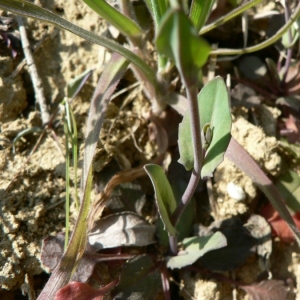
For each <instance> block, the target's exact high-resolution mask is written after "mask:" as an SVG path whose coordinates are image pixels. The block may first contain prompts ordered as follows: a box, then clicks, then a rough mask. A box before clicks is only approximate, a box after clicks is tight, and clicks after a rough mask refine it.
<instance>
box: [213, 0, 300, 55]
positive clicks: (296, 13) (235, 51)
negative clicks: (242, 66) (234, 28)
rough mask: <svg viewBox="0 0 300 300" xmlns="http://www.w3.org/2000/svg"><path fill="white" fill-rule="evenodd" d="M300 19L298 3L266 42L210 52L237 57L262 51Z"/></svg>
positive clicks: (299, 5)
mask: <svg viewBox="0 0 300 300" xmlns="http://www.w3.org/2000/svg"><path fill="white" fill-rule="evenodd" d="M299 17H300V1H299V4H298V6H297V7H296V9H295V11H294V13H293V14H292V15H291V17H290V18H289V20H288V22H287V23H286V24H285V25H284V26H282V27H281V28H280V29H279V30H278V31H277V32H276V34H275V35H273V36H272V37H270V38H269V39H267V40H266V41H264V42H262V43H260V44H258V45H255V46H252V47H248V48H244V49H217V50H214V51H212V52H211V54H214V55H238V54H245V53H251V52H255V51H259V50H262V49H264V48H266V47H268V46H270V45H272V44H274V43H275V42H276V41H277V40H279V39H280V38H281V37H282V36H283V35H284V34H285V33H286V32H287V31H288V30H289V28H290V27H291V26H292V24H293V23H294V22H295V21H296V20H297V19H298V18H299Z"/></svg>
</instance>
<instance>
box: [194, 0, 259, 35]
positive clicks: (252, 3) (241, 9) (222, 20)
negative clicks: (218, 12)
mask: <svg viewBox="0 0 300 300" xmlns="http://www.w3.org/2000/svg"><path fill="white" fill-rule="evenodd" d="M260 2H262V0H252V1H249V2H246V3H245V4H243V5H241V6H239V7H237V8H236V9H234V10H233V11H231V12H229V13H228V14H226V15H225V16H222V17H221V18H219V19H218V20H217V21H215V22H213V23H212V24H209V25H207V26H204V27H203V28H202V30H200V33H199V34H200V35H202V34H204V33H207V32H208V31H211V30H213V29H215V28H217V27H219V26H221V25H223V24H224V23H226V22H227V21H229V20H231V19H233V18H235V17H236V16H238V15H240V14H242V13H243V12H245V11H247V10H248V9H249V8H251V7H253V6H255V5H257V4H258V3H260Z"/></svg>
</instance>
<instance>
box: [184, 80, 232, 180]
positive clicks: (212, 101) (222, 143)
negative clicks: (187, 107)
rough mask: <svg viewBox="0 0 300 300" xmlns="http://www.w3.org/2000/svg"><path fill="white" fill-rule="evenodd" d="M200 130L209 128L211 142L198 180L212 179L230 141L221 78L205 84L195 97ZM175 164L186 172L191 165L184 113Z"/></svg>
mask: <svg viewBox="0 0 300 300" xmlns="http://www.w3.org/2000/svg"><path fill="white" fill-rule="evenodd" d="M198 105H199V112H200V126H201V130H203V128H204V127H205V125H206V124H210V126H209V127H210V130H211V131H212V139H211V141H210V144H209V147H208V149H207V151H206V155H205V158H204V164H203V167H202V170H201V177H205V176H212V173H213V171H214V170H215V168H216V167H217V166H218V165H219V164H220V163H221V162H222V161H223V159H224V154H225V151H226V149H227V147H228V144H229V141H230V130H231V113H230V107H229V102H228V92H227V88H226V85H225V83H224V81H223V79H222V78H221V77H216V78H214V79H213V80H212V81H210V82H208V83H207V84H206V85H205V86H204V87H203V88H202V90H201V92H200V93H199V94H198ZM178 145H179V152H180V159H179V162H180V163H181V164H183V165H184V166H185V168H186V169H187V170H190V169H191V168H192V167H193V164H194V155H193V148H192V136H191V127H190V112H189V111H187V112H186V113H185V115H184V117H183V120H182V123H181V124H180V125H179V139H178Z"/></svg>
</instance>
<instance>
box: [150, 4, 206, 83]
mask: <svg viewBox="0 0 300 300" xmlns="http://www.w3.org/2000/svg"><path fill="white" fill-rule="evenodd" d="M156 45H157V49H158V51H159V52H161V53H162V54H164V55H166V56H167V57H169V58H171V59H172V60H173V61H174V63H175V65H176V67H177V69H178V71H179V73H180V75H181V77H182V78H184V80H185V82H186V84H187V85H189V86H190V85H194V84H196V83H197V81H198V73H199V69H200V68H201V67H202V66H203V65H204V64H205V63H206V61H207V58H208V55H209V52H210V46H209V44H208V43H207V42H206V41H205V40H203V39H202V38H200V37H198V35H197V31H196V29H195V28H194V27H193V25H192V23H191V22H190V20H189V19H188V17H187V16H186V15H185V14H184V13H183V12H182V11H181V10H178V9H174V8H171V9H169V11H168V12H167V13H166V15H165V16H164V17H163V19H162V21H161V23H160V28H159V30H158V34H157V37H156Z"/></svg>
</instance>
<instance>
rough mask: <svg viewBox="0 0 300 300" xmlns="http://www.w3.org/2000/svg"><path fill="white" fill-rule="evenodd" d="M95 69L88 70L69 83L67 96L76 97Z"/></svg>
mask: <svg viewBox="0 0 300 300" xmlns="http://www.w3.org/2000/svg"><path fill="white" fill-rule="evenodd" d="M92 72H93V70H86V71H84V72H83V73H81V74H80V75H78V76H77V77H75V78H74V79H72V80H71V81H70V82H69V83H68V90H67V97H68V98H74V97H76V95H77V94H78V93H79V91H80V89H81V88H82V87H83V85H84V84H85V82H86V81H87V79H88V78H89V77H90V75H91V74H92Z"/></svg>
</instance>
